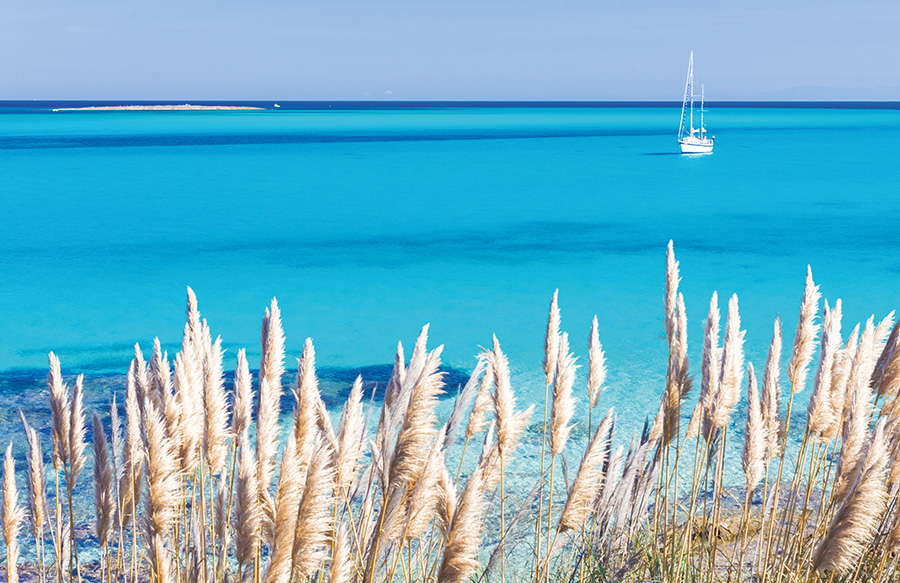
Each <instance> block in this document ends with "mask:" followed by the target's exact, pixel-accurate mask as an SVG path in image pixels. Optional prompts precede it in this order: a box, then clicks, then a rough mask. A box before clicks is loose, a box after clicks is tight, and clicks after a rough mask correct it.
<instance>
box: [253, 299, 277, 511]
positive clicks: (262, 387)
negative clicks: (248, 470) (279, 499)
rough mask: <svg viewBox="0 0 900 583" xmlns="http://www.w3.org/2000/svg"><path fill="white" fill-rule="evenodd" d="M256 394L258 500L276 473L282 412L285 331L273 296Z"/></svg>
mask: <svg viewBox="0 0 900 583" xmlns="http://www.w3.org/2000/svg"><path fill="white" fill-rule="evenodd" d="M260 344H261V346H262V357H261V359H260V363H259V393H258V399H259V401H258V404H257V410H256V436H257V437H256V461H257V464H258V469H257V475H258V480H259V496H260V500H261V501H264V502H265V501H267V500H268V499H269V494H268V489H269V484H270V483H271V482H272V476H273V474H274V472H275V454H276V453H277V451H278V416H279V414H280V413H281V395H282V392H283V391H282V388H281V376H282V375H283V374H284V332H283V331H282V327H281V311H280V310H279V309H278V302H277V301H276V300H275V299H274V298H273V299H272V304H271V306H270V307H269V308H266V313H265V316H264V317H263V323H262V333H261V338H260Z"/></svg>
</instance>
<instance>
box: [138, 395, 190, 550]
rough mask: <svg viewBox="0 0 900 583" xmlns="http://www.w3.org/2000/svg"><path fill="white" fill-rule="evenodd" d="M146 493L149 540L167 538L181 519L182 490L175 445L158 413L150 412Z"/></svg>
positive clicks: (155, 411)
mask: <svg viewBox="0 0 900 583" xmlns="http://www.w3.org/2000/svg"><path fill="white" fill-rule="evenodd" d="M146 418H147V452H146V460H147V489H146V491H145V494H146V499H145V507H146V512H145V514H144V520H145V524H144V529H145V533H146V535H147V536H148V537H151V536H153V537H163V538H165V537H166V536H167V535H168V533H169V532H170V531H171V530H172V528H173V526H174V524H175V521H176V520H177V518H178V514H179V512H178V505H179V504H180V502H181V488H180V484H179V481H178V477H179V473H178V464H177V459H178V458H177V456H176V455H175V445H174V444H173V443H172V442H171V440H169V438H168V437H167V436H166V425H165V421H163V419H162V416H161V414H160V413H159V411H157V410H156V409H154V408H153V407H149V408H148V410H147V415H146Z"/></svg>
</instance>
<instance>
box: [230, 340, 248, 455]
mask: <svg viewBox="0 0 900 583" xmlns="http://www.w3.org/2000/svg"><path fill="white" fill-rule="evenodd" d="M252 416H253V384H252V379H251V377H250V365H249V364H248V363H247V351H246V350H244V349H243V348H242V349H240V350H238V353H237V367H236V368H235V369H234V410H233V411H232V415H231V435H232V438H233V439H237V438H238V436H240V435H241V434H242V433H244V432H245V431H249V429H250V423H251V421H252Z"/></svg>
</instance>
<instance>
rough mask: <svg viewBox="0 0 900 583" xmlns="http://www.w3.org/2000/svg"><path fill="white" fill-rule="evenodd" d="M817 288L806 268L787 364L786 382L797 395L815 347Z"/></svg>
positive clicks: (804, 381)
mask: <svg viewBox="0 0 900 583" xmlns="http://www.w3.org/2000/svg"><path fill="white" fill-rule="evenodd" d="M820 297H821V295H820V294H819V286H817V285H815V283H814V282H813V277H812V268H811V267H807V268H806V286H805V287H804V289H803V299H802V300H800V319H799V321H798V322H797V331H796V332H795V334H794V349H793V352H791V360H790V362H788V371H787V376H788V381H789V382H790V383H791V391H792V392H794V393H799V392H800V391H802V390H803V387H804V385H805V384H806V374H807V367H808V366H809V363H810V361H811V360H812V355H813V350H815V347H816V334H817V333H818V331H819V326H818V325H817V324H816V313H817V312H818V311H819V298H820Z"/></svg>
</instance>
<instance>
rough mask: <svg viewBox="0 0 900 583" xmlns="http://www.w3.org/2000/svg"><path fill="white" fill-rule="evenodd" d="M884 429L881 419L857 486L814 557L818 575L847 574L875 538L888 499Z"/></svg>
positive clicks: (839, 511) (842, 505)
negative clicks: (823, 573) (827, 573)
mask: <svg viewBox="0 0 900 583" xmlns="http://www.w3.org/2000/svg"><path fill="white" fill-rule="evenodd" d="M884 428H885V420H884V419H882V420H880V421H879V422H878V425H877V426H876V428H875V432H874V434H873V435H872V438H871V439H870V440H869V444H868V447H867V451H866V453H865V456H864V457H863V458H862V459H861V460H860V462H859V463H858V466H859V471H858V477H857V479H856V483H855V484H854V486H853V488H852V490H851V491H850V493H849V495H848V496H847V499H846V500H845V501H844V503H843V504H841V506H840V508H838V510H837V512H836V513H835V515H834V518H833V519H832V521H831V525H830V526H829V528H828V532H827V533H826V535H825V538H824V539H823V540H822V541H821V542H820V543H819V545H818V547H817V548H816V550H815V553H814V554H813V557H812V566H813V569H815V570H816V571H817V572H820V573H822V572H834V573H836V574H838V575H842V574H845V573H847V572H848V571H849V570H850V569H851V568H852V567H854V566H855V565H856V564H857V561H858V560H859V559H860V557H861V556H862V553H863V551H864V550H865V548H866V545H867V544H868V543H869V542H870V541H871V540H872V536H873V535H874V534H875V528H876V526H877V524H878V518H879V516H880V515H881V513H882V512H883V511H884V502H885V497H886V491H885V486H884V478H885V470H886V467H887V463H888V448H887V440H886V437H885V432H884Z"/></svg>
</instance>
